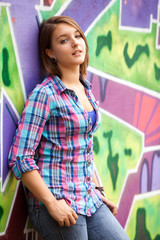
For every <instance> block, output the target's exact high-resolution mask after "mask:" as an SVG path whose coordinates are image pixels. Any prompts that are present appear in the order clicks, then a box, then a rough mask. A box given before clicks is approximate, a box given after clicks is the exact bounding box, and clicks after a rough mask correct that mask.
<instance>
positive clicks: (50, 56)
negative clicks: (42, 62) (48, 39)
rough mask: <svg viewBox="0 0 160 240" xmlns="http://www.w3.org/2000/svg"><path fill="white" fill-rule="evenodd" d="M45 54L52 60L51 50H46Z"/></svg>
mask: <svg viewBox="0 0 160 240" xmlns="http://www.w3.org/2000/svg"><path fill="white" fill-rule="evenodd" d="M46 54H47V56H48V57H49V58H54V53H53V49H50V48H46Z"/></svg>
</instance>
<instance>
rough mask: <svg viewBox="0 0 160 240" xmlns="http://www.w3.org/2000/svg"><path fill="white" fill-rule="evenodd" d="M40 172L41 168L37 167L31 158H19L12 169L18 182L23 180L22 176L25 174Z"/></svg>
mask: <svg viewBox="0 0 160 240" xmlns="http://www.w3.org/2000/svg"><path fill="white" fill-rule="evenodd" d="M35 169H36V170H38V169H39V167H38V166H37V164H36V162H35V160H34V159H32V158H31V156H27V157H26V156H25V157H24V156H17V157H16V162H15V164H14V166H13V168H12V171H13V173H14V175H15V177H16V179H17V180H19V179H21V177H22V174H23V173H25V172H29V171H32V170H35Z"/></svg>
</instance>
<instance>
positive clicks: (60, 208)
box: [46, 199, 78, 227]
mask: <svg viewBox="0 0 160 240" xmlns="http://www.w3.org/2000/svg"><path fill="white" fill-rule="evenodd" d="M46 207H47V210H48V212H49V214H50V215H51V217H53V218H54V219H55V220H56V221H57V222H58V224H59V225H60V226H61V227H63V226H67V227H70V226H71V225H74V224H76V220H77V218H78V216H77V214H76V212H75V211H74V210H73V209H72V208H71V207H69V206H68V205H67V203H66V201H65V200H64V199H61V200H56V201H54V203H53V204H50V205H49V206H46Z"/></svg>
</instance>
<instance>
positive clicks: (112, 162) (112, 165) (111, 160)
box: [103, 131, 119, 190]
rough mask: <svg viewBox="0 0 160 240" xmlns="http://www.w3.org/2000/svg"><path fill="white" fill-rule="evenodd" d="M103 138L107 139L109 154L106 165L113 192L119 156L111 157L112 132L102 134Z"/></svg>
mask: <svg viewBox="0 0 160 240" xmlns="http://www.w3.org/2000/svg"><path fill="white" fill-rule="evenodd" d="M103 137H104V138H108V148H109V154H108V157H107V165H108V168H109V171H110V174H111V179H112V184H113V190H115V189H116V181H117V177H118V172H119V167H118V160H119V154H118V153H117V154H116V155H115V156H113V155H112V147H111V138H112V131H109V132H104V133H103Z"/></svg>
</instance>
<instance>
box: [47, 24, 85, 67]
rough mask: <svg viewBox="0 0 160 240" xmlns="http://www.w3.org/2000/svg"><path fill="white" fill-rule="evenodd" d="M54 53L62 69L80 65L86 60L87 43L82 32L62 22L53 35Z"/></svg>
mask: <svg viewBox="0 0 160 240" xmlns="http://www.w3.org/2000/svg"><path fill="white" fill-rule="evenodd" d="M51 51H52V54H53V57H54V58H56V61H57V64H58V66H59V68H60V69H61V71H63V68H72V67H74V66H77V67H79V66H80V64H82V63H83V62H84V59H85V55H86V44H85V41H84V39H83V38H82V36H81V34H80V32H79V31H78V30H77V29H76V28H74V27H73V26H71V25H69V24H66V23H60V24H58V25H57V27H56V29H55V30H54V32H53V35H52V50H51Z"/></svg>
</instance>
